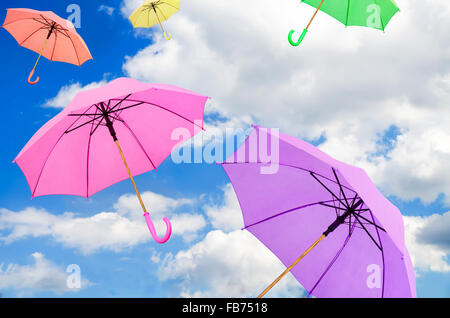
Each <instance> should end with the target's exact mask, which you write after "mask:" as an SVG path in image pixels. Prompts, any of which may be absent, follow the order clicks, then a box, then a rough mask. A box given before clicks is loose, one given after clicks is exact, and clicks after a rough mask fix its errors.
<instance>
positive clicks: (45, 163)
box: [31, 106, 92, 197]
mask: <svg viewBox="0 0 450 318" xmlns="http://www.w3.org/2000/svg"><path fill="white" fill-rule="evenodd" d="M91 108H92V106H91V107H89V108H88V109H86V112H87V111H89V110H90V109H91ZM80 118H81V117H77V119H75V120H74V121H73V123H71V124H70V125H69V128H70V127H72V126H73V125H75V123H76V122H77V121H78V120H79V119H80ZM65 134H66V133H65V132H64V133H62V134H61V136H59V138H58V140H57V141H56V142H55V144H54V145H53V147H52V149H51V150H50V151H49V153H48V155H47V158H45V161H44V163H43V165H42V168H41V171H40V172H39V176H38V179H37V181H36V185H35V186H34V189H33V193H32V195H31V196H32V197H34V194H35V193H36V190H37V187H38V185H39V181H40V180H41V176H42V172H43V171H44V168H45V166H46V165H47V161H48V158H50V155H51V154H52V153H53V150H54V149H55V148H56V146H57V145H58V143H59V142H60V141H61V139H62V138H63V137H64V135H65Z"/></svg>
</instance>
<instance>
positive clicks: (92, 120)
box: [64, 106, 102, 134]
mask: <svg viewBox="0 0 450 318" xmlns="http://www.w3.org/2000/svg"><path fill="white" fill-rule="evenodd" d="M91 107H92V106H91ZM101 117H102V115H99V116H98V117H96V118H93V119H91V120H88V121H86V122H84V123H82V124H81V125H78V126H77V127H75V128H72V129H67V130H66V131H65V132H64V133H66V134H68V133H70V132H72V131H74V130H77V129H78V128H81V127H83V126H86V125H88V124H90V123H92V122H94V121H96V120H97V119H99V118H101ZM78 118H81V116H78ZM69 128H70V127H69Z"/></svg>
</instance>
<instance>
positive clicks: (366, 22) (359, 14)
mask: <svg viewBox="0 0 450 318" xmlns="http://www.w3.org/2000/svg"><path fill="white" fill-rule="evenodd" d="M301 2H304V3H306V4H309V5H310V6H312V7H314V8H317V10H316V12H314V15H313V16H312V18H311V20H310V21H309V23H308V25H307V26H306V28H305V29H304V30H303V32H302V34H301V36H300V38H299V39H298V41H297V42H294V41H293V40H292V35H293V34H294V32H295V31H294V30H291V32H289V43H291V45H293V46H298V45H300V43H301V42H302V41H303V39H304V38H305V36H306V33H307V32H308V28H309V26H310V25H311V23H312V21H313V20H314V18H315V16H316V14H317V12H318V11H319V10H320V11H323V12H325V13H327V14H328V15H330V16H332V17H333V18H335V19H336V20H338V21H340V22H342V23H343V24H344V25H345V26H349V25H356V26H364V27H369V28H374V29H378V30H381V31H384V29H385V28H386V25H387V24H388V23H389V21H390V20H391V18H392V17H393V16H394V14H396V13H397V12H398V11H400V9H399V8H398V6H397V5H396V4H395V2H394V0H301Z"/></svg>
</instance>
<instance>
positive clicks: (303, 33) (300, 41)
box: [288, 29, 308, 46]
mask: <svg viewBox="0 0 450 318" xmlns="http://www.w3.org/2000/svg"><path fill="white" fill-rule="evenodd" d="M294 32H295V31H294V30H291V31H290V32H289V36H288V40H289V43H291V45H292V46H299V45H300V43H302V41H303V39H304V38H305V36H306V33H307V32H308V29H304V30H303V32H302V34H301V35H300V38H299V39H298V41H297V42H294V41H293V40H292V35H293V34H294Z"/></svg>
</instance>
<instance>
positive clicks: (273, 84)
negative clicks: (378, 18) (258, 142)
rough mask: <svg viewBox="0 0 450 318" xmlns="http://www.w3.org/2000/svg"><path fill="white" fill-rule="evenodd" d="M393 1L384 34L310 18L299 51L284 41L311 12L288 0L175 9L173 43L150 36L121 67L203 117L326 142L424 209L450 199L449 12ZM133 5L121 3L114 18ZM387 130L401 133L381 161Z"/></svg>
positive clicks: (440, 1) (198, 1) (202, 1)
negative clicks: (173, 90)
mask: <svg viewBox="0 0 450 318" xmlns="http://www.w3.org/2000/svg"><path fill="white" fill-rule="evenodd" d="M396 2H397V3H398V5H399V6H400V7H401V12H400V13H398V14H397V15H396V16H394V18H393V19H392V20H391V22H390V24H389V25H388V27H387V29H386V33H385V34H384V33H383V32H379V31H376V30H371V29H367V28H357V27H351V28H345V27H344V26H343V25H342V24H340V23H338V22H337V21H335V20H334V19H332V18H330V17H328V16H326V15H325V14H319V15H318V16H317V17H316V20H315V22H314V24H313V25H312V27H311V29H310V32H309V33H308V36H307V38H306V39H305V41H304V42H303V43H302V45H301V46H300V47H298V48H293V47H291V46H290V45H289V44H288V42H287V39H286V38H287V33H288V32H289V30H290V29H291V28H296V29H298V30H301V29H302V28H303V27H304V25H305V24H306V22H307V21H308V19H309V18H310V17H311V15H312V13H313V9H312V8H311V7H309V6H307V5H304V4H299V2H298V1H293V0H290V1H269V0H249V1H245V2H242V1H238V0H231V1H230V0H217V1H215V2H214V6H211V5H210V1H208V0H193V1H189V2H184V3H183V5H182V8H181V11H180V13H177V14H176V15H174V16H173V18H171V19H169V21H168V22H167V27H168V28H169V29H170V31H171V33H172V35H173V38H174V39H173V40H172V41H166V40H165V39H164V38H163V37H162V36H161V34H160V32H159V30H158V29H157V28H154V29H152V31H151V32H154V33H153V38H154V43H152V44H151V45H149V46H147V47H145V48H143V49H142V50H141V51H139V52H138V53H137V54H136V55H134V56H128V57H126V60H125V63H124V65H123V69H124V72H125V73H126V74H127V75H129V76H132V77H135V78H137V79H140V80H144V81H151V82H165V83H171V84H175V85H180V86H183V87H186V88H189V89H192V90H195V91H198V92H201V93H204V94H207V95H209V96H212V97H213V100H214V103H212V104H211V105H210V107H209V108H208V112H210V113H214V112H218V113H219V114H221V115H222V116H224V118H227V119H228V120H230V122H232V123H233V124H237V121H236V120H235V119H234V118H243V117H248V118H253V119H254V120H255V121H257V122H259V123H261V124H263V125H265V126H271V127H279V128H281V130H282V131H284V132H287V133H291V134H294V135H296V136H299V137H301V138H306V139H309V140H311V139H318V138H319V137H320V136H325V142H324V143H323V144H322V145H321V148H322V149H323V150H325V151H327V152H328V153H330V154H331V155H333V156H335V157H337V158H339V159H341V160H344V161H346V162H349V163H353V164H357V165H359V166H361V167H363V168H365V169H366V170H367V171H368V172H369V174H370V175H371V177H372V178H373V179H374V180H375V181H376V182H377V184H378V185H379V186H380V187H382V189H383V190H384V192H385V193H387V194H390V195H395V196H398V197H400V198H402V199H405V200H409V199H412V198H417V197H418V198H420V199H421V200H422V201H423V202H425V203H428V202H431V201H433V200H435V199H436V198H437V196H438V195H439V194H441V193H444V194H445V195H446V196H447V197H449V195H450V181H449V180H450V172H449V170H448V169H445V168H446V162H447V161H448V159H449V158H450V148H449V145H447V144H445V143H443V140H447V139H448V138H449V137H450V128H449V127H450V122H449V118H450V110H449V108H448V104H449V103H450V81H449V78H450V69H449V65H450V64H449V63H448V62H449V60H448V56H449V54H448V52H449V51H448V48H449V45H450V42H449V38H448V37H447V36H445V30H447V29H448V28H449V27H450V25H449V24H450V22H449V20H448V19H447V18H446V15H448V14H449V13H450V4H449V2H448V1H446V0H425V1H419V0H415V1H408V0H397V1H396ZM134 7H135V1H134V0H125V1H123V4H122V13H123V14H124V15H126V13H128V12H129V11H130V10H131V9H132V8H134ZM237 7H239V10H236V8H237ZM247 12H252V14H251V15H249V14H247ZM411 34H414V37H415V38H417V39H420V41H419V42H418V41H411V40H410V39H411V37H410V35H411ZM240 124H242V125H245V124H247V123H246V122H240ZM392 126H395V127H398V129H399V131H400V132H401V134H400V135H398V136H397V137H396V140H395V144H394V147H393V149H390V150H389V153H382V154H380V153H378V152H377V151H378V147H379V138H380V135H382V134H383V133H384V132H385V131H386V130H388V129H389V127H392Z"/></svg>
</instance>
